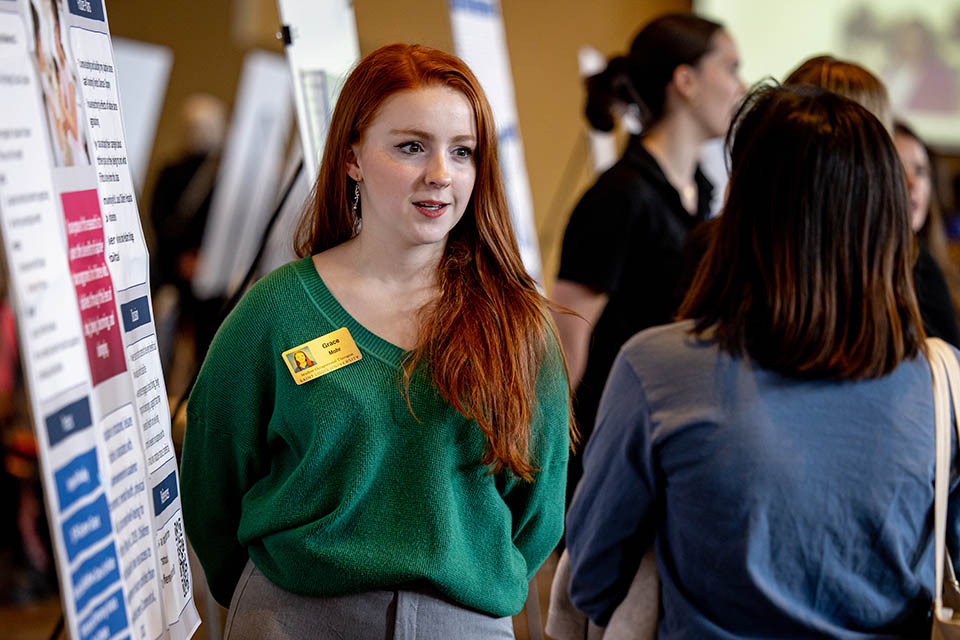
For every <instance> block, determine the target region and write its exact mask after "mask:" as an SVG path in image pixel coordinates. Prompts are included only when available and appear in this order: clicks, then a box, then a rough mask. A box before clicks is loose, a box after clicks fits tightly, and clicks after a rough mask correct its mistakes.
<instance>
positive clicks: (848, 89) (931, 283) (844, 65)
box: [785, 56, 960, 346]
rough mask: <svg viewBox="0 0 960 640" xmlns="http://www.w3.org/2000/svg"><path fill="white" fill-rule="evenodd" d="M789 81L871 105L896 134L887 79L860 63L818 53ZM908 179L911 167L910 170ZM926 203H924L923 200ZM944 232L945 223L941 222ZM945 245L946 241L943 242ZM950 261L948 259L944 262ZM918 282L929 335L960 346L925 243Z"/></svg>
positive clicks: (949, 302)
mask: <svg viewBox="0 0 960 640" xmlns="http://www.w3.org/2000/svg"><path fill="white" fill-rule="evenodd" d="M785 82H786V84H807V85H812V86H815V87H820V88H822V89H827V90H829V91H833V92H835V93H839V94H840V95H842V96H845V97H847V98H850V99H851V100H854V101H856V102H858V103H859V104H861V105H862V106H864V107H866V108H867V109H869V110H870V111H871V112H872V113H873V114H874V115H875V116H876V117H877V118H878V119H879V120H880V121H881V122H882V123H883V125H884V127H885V128H886V130H887V131H888V132H889V133H890V134H891V135H893V134H894V133H895V132H894V123H893V112H892V109H891V107H890V100H889V98H888V96H887V89H886V87H885V86H884V84H883V82H882V81H881V80H880V79H879V78H878V77H877V76H875V75H874V74H873V73H871V72H870V71H868V70H867V69H864V68H863V67H861V66H860V65H858V64H855V63H853V62H848V61H846V60H838V59H837V58H834V57H832V56H816V57H814V58H810V59H809V60H807V61H805V62H803V63H802V64H801V65H800V66H799V67H797V68H796V69H795V70H794V71H793V72H792V73H791V74H790V75H789V76H787V79H786V81H785ZM924 158H926V160H925V162H924V163H923V164H924V167H925V172H926V176H927V178H926V182H923V181H919V180H916V179H914V180H913V187H912V188H911V190H910V199H911V201H913V200H914V199H915V198H916V199H921V198H922V192H923V191H926V196H925V199H926V204H925V205H924V206H923V209H922V210H923V211H928V210H929V207H930V199H929V194H930V187H931V182H930V178H929V175H930V161H929V156H928V155H927V154H926V153H924ZM911 164H912V165H913V167H914V169H919V167H918V166H917V163H916V162H912V163H911ZM907 178H908V180H910V179H911V177H910V170H909V168H908V171H907ZM919 204H922V203H919ZM919 215H920V214H919V210H918V211H917V212H915V213H911V219H913V217H914V216H919ZM938 228H939V231H940V232H941V233H942V224H939V225H938ZM941 246H943V245H941ZM944 264H946V263H944ZM913 280H914V285H915V286H916V290H917V299H918V302H919V305H920V316H921V317H922V318H923V326H924V329H925V331H926V332H927V335H930V336H934V337H937V338H943V339H944V340H946V341H947V342H949V343H950V344H952V345H954V346H960V330H958V328H957V319H956V315H955V313H954V310H953V299H952V298H951V296H950V290H949V289H948V288H947V285H946V282H945V281H944V276H943V272H942V271H941V270H940V267H939V266H937V262H936V261H935V260H934V259H933V256H931V254H930V251H929V250H928V247H926V246H923V243H921V247H920V252H919V255H918V258H917V262H916V264H915V266H914V271H913Z"/></svg>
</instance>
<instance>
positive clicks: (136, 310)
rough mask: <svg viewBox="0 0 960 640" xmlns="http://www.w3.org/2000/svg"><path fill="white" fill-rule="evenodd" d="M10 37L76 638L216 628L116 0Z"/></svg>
mask: <svg viewBox="0 0 960 640" xmlns="http://www.w3.org/2000/svg"><path fill="white" fill-rule="evenodd" d="M0 43H2V45H0V231H2V239H3V243H4V249H5V254H6V257H7V263H8V265H7V266H8V270H9V273H10V281H11V290H12V293H13V300H14V305H15V308H16V311H17V323H18V329H19V334H20V341H21V347H22V349H21V350H22V353H23V362H24V369H25V374H26V380H27V386H28V389H29V392H30V393H29V396H30V403H31V409H32V415H33V419H34V428H35V432H36V437H37V447H38V452H39V457H40V467H41V472H42V482H43V487H44V496H45V501H46V505H47V511H48V514H49V522H50V528H51V534H52V535H51V538H52V541H53V545H54V552H55V557H56V560H57V569H58V573H59V577H60V586H61V594H62V599H63V608H64V616H65V620H66V627H67V630H68V632H69V634H70V637H72V638H78V639H81V640H87V639H88V638H121V637H129V638H136V639H137V640H155V639H158V638H171V639H173V640H180V639H185V638H189V637H190V636H191V635H192V634H193V632H194V631H195V630H196V628H197V626H198V625H199V622H200V621H199V617H198V616H197V612H196V609H195V607H194V606H193V597H192V578H191V576H190V571H189V567H188V565H187V563H186V550H185V548H184V545H185V541H184V538H183V526H182V515H181V510H180V499H179V490H178V486H179V485H178V480H177V468H176V461H175V459H174V455H173V446H172V442H171V439H170V418H169V409H168V407H167V404H166V390H165V388H164V383H163V375H162V372H161V371H160V362H159V359H158V357H157V353H156V336H155V330H154V326H153V319H152V316H153V309H152V305H151V301H150V292H149V285H148V281H149V272H148V258H147V253H146V248H145V245H144V241H143V233H142V229H141V228H140V216H139V212H138V210H137V204H136V200H135V198H134V196H133V183H132V180H131V177H130V170H129V160H128V154H127V148H126V143H125V136H124V129H123V122H122V119H121V110H120V101H119V95H118V93H117V83H116V72H115V64H114V59H113V52H112V47H111V44H110V36H109V28H108V25H107V19H106V14H105V11H104V6H103V3H102V0H67V1H66V2H62V1H61V0H42V1H41V0H17V1H15V2H11V1H9V0H6V1H4V2H0ZM171 538H174V539H173V540H171Z"/></svg>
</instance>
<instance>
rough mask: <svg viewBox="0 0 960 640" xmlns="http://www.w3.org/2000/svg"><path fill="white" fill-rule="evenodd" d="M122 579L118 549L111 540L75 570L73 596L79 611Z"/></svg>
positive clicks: (72, 578) (72, 579)
mask: <svg viewBox="0 0 960 640" xmlns="http://www.w3.org/2000/svg"><path fill="white" fill-rule="evenodd" d="M119 581H120V563H119V562H118V561H117V550H116V547H114V545H113V543H112V542H111V543H110V544H108V545H107V546H106V547H104V548H103V550H101V551H98V552H97V553H96V554H94V555H93V556H91V557H90V558H89V559H88V560H86V561H85V562H84V563H83V564H81V565H80V566H79V567H77V570H76V571H74V572H73V576H72V577H71V582H73V597H74V598H75V599H76V603H77V611H81V610H82V609H83V608H84V607H86V606H87V604H89V603H90V601H91V600H93V599H94V598H96V597H97V596H98V595H100V594H101V593H103V592H104V591H106V590H107V589H109V588H110V587H112V586H113V585H114V583H116V582H119Z"/></svg>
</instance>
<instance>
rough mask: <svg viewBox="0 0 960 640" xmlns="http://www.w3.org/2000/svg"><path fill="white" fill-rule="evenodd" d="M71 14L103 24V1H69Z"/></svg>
mask: <svg viewBox="0 0 960 640" xmlns="http://www.w3.org/2000/svg"><path fill="white" fill-rule="evenodd" d="M67 4H68V5H69V7H70V13H72V14H73V15H75V16H80V17H82V18H90V19H91V20H99V21H100V22H103V0H68V3H67Z"/></svg>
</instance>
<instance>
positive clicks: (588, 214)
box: [552, 14, 744, 500]
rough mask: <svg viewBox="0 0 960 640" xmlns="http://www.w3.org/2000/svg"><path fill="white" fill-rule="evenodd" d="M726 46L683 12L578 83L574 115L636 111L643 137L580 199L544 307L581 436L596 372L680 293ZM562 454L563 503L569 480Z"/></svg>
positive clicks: (730, 103) (705, 195) (647, 30)
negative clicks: (579, 106) (559, 346)
mask: <svg viewBox="0 0 960 640" xmlns="http://www.w3.org/2000/svg"><path fill="white" fill-rule="evenodd" d="M739 64H740V58H739V54H738V52H737V47H736V45H735V44H734V42H733V39H732V38H731V37H730V34H728V33H727V31H726V30H724V28H723V27H722V26H721V25H719V24H717V23H715V22H711V21H710V20H706V19H704V18H701V17H699V16H696V15H692V14H669V15H664V16H661V17H659V18H657V19H655V20H653V21H652V22H650V23H649V24H648V25H647V26H645V27H644V28H643V29H641V30H640V32H639V33H638V34H637V35H636V37H635V38H634V40H633V44H632V46H631V48H630V53H629V54H628V55H626V56H623V57H617V58H614V59H612V60H610V62H609V63H608V65H607V68H606V70H605V71H603V72H601V73H600V74H598V75H596V76H593V77H591V78H589V79H588V81H587V94H588V95H587V106H586V115H587V118H588V119H589V121H590V123H591V124H592V125H593V127H595V128H596V129H599V130H601V131H609V130H610V129H612V128H613V126H614V120H613V117H614V112H615V111H616V110H617V109H622V108H624V106H633V107H635V108H638V109H639V111H640V115H641V122H642V125H643V133H641V134H640V135H637V136H633V137H632V138H631V139H630V141H629V143H628V146H627V149H626V151H625V152H624V154H623V157H622V158H621V159H620V160H619V161H618V162H617V163H616V164H615V165H614V166H613V167H611V168H610V169H609V170H607V171H606V172H605V173H604V174H603V175H601V176H600V177H599V178H598V179H597V182H596V183H595V184H594V185H593V186H592V187H591V188H590V189H589V190H588V191H587V192H586V194H584V196H583V197H582V198H581V200H580V202H579V204H578V205H577V206H576V208H575V209H574V211H573V213H572V214H571V216H570V221H569V223H568V224H567V228H566V232H565V235H564V239H563V249H562V255H561V259H560V271H559V273H558V275H557V282H556V285H555V286H554V289H553V295H552V298H553V300H554V301H555V302H556V303H558V304H560V305H563V306H564V307H566V308H567V309H569V310H570V311H572V312H574V314H565V313H555V319H556V323H557V327H558V330H559V332H560V340H561V342H562V343H563V347H564V349H565V351H566V353H567V359H568V360H567V361H568V366H569V373H570V379H571V383H572V384H573V386H574V387H575V388H576V395H575V400H574V413H575V415H576V419H577V424H578V425H579V426H580V429H581V433H582V435H583V437H584V442H586V438H588V437H589V434H590V431H591V430H592V429H593V421H594V416H595V415H596V409H597V404H598V402H599V400H600V393H601V391H602V390H603V384H604V382H605V381H606V379H607V373H608V372H609V370H610V366H611V365H612V364H613V360H614V357H615V356H616V354H617V351H618V350H619V349H620V347H621V345H622V344H623V343H624V342H625V341H626V340H627V339H628V338H629V337H630V336H632V335H633V334H634V333H636V332H637V331H640V330H641V329H645V328H646V327H650V326H654V325H658V324H664V323H667V322H670V321H671V319H672V317H673V313H674V311H675V310H676V308H677V304H678V303H679V301H680V300H681V299H682V297H683V291H678V288H679V282H680V280H681V275H682V272H683V256H682V254H683V247H684V243H685V241H686V237H687V234H688V232H689V231H690V230H691V229H693V228H694V227H695V226H696V225H697V224H698V223H699V222H701V221H703V220H705V219H706V217H707V215H708V213H709V211H710V201H711V196H712V191H713V187H712V185H711V184H710V182H709V181H708V180H707V178H706V177H705V176H704V174H703V173H702V172H701V171H700V169H699V167H698V166H697V161H698V158H699V155H700V150H701V146H702V145H703V143H704V142H706V141H707V140H710V139H712V138H717V137H720V136H722V135H723V134H724V133H725V132H726V130H727V126H728V124H729V122H730V117H731V116H732V114H733V111H734V109H735V107H736V104H737V101H738V100H739V99H740V96H741V95H742V94H743V90H744V87H743V84H742V83H741V81H740V77H739V75H738V69H739ZM580 468H581V467H580V456H579V454H575V455H573V456H571V462H570V471H569V477H568V494H567V495H568V500H569V497H570V495H572V492H573V489H574V487H575V486H576V483H577V481H578V480H579V478H580Z"/></svg>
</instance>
